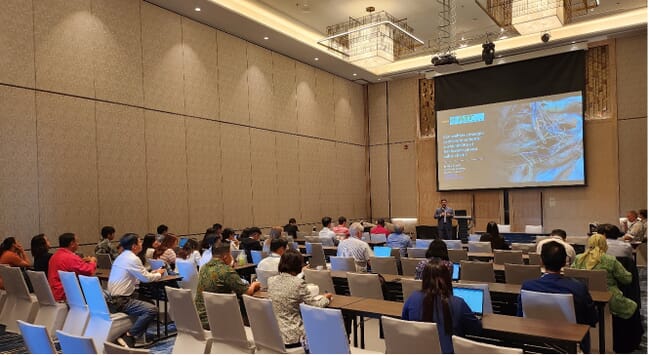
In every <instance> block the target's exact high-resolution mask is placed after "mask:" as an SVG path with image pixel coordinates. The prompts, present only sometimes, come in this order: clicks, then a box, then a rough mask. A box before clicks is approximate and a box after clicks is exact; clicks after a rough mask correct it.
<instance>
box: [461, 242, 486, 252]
mask: <svg viewBox="0 0 650 356" xmlns="http://www.w3.org/2000/svg"><path fill="white" fill-rule="evenodd" d="M467 250H468V251H469V252H492V244H491V243H490V242H489V241H470V242H468V243H467Z"/></svg>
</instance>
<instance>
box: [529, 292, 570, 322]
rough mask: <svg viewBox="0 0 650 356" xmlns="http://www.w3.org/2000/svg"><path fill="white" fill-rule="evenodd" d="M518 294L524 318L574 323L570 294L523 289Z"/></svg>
mask: <svg viewBox="0 0 650 356" xmlns="http://www.w3.org/2000/svg"><path fill="white" fill-rule="evenodd" d="M520 293H521V307H522V310H523V314H524V318H533V319H544V320H550V321H564V322H569V323H575V322H576V312H575V307H574V306H573V295H572V294H560V293H542V292H533V291H529V290H525V289H522V290H521V292H520Z"/></svg>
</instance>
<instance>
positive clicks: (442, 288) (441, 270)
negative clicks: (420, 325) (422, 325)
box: [422, 258, 453, 335]
mask: <svg viewBox="0 0 650 356" xmlns="http://www.w3.org/2000/svg"><path fill="white" fill-rule="evenodd" d="M422 293H424V300H423V301H422V321H427V322H433V321H434V319H435V320H439V319H440V315H437V314H438V310H439V308H437V307H436V306H437V305H438V302H440V305H441V307H442V308H441V309H442V319H443V321H444V323H445V333H447V334H448V335H451V334H452V333H453V324H452V321H451V306H450V299H451V296H452V286H451V271H450V270H449V267H448V265H447V264H445V263H444V262H442V260H440V259H438V258H434V259H433V260H431V261H430V262H429V263H427V265H426V266H425V267H424V271H422ZM434 315H435V316H436V317H435V318H434ZM438 325H440V324H438Z"/></svg>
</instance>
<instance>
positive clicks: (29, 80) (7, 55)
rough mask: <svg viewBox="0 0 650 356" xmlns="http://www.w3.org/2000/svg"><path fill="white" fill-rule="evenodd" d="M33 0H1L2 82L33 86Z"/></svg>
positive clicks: (0, 61)
mask: <svg viewBox="0 0 650 356" xmlns="http://www.w3.org/2000/svg"><path fill="white" fill-rule="evenodd" d="M32 11H33V5H32V0H3V1H0V53H2V55H0V83H7V84H14V85H22V86H26V87H30V88H33V87H34V22H33V16H34V15H33V13H32Z"/></svg>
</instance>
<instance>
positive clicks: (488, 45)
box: [481, 41, 494, 65]
mask: <svg viewBox="0 0 650 356" xmlns="http://www.w3.org/2000/svg"><path fill="white" fill-rule="evenodd" d="M481 59H482V60H483V62H485V64H487V65H490V64H492V62H493V61H494V43H493V42H491V41H490V42H485V43H483V53H482V54H481Z"/></svg>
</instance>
